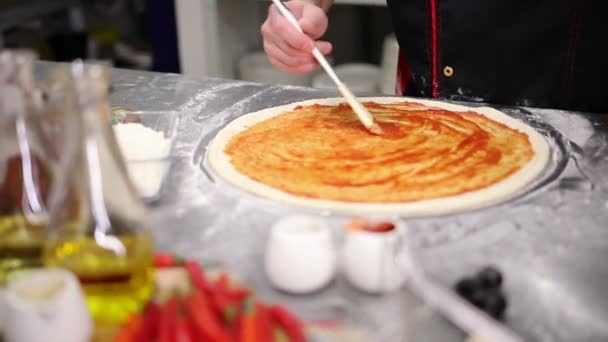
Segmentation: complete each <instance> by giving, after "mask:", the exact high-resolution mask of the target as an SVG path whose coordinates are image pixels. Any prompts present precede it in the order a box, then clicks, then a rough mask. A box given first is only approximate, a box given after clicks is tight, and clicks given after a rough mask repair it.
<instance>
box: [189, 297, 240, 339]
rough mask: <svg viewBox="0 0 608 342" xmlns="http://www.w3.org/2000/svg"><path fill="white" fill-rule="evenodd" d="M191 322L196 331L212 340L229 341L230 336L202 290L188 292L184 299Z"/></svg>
mask: <svg viewBox="0 0 608 342" xmlns="http://www.w3.org/2000/svg"><path fill="white" fill-rule="evenodd" d="M185 304H186V309H187V310H188V312H189V314H190V317H191V318H192V322H193V323H194V325H195V327H196V330H197V331H198V333H199V334H200V335H202V336H204V337H206V338H207V339H208V340H210V341H213V342H223V341H230V340H231V339H230V336H229V335H228V333H227V332H226V331H224V328H223V326H222V324H221V322H220V320H219V318H218V317H217V316H216V315H215V313H214V312H213V309H212V308H211V305H210V303H209V302H208V299H207V298H206V297H205V295H204V294H203V292H201V291H197V292H195V293H193V294H190V295H189V296H188V297H187V298H186V301H185Z"/></svg>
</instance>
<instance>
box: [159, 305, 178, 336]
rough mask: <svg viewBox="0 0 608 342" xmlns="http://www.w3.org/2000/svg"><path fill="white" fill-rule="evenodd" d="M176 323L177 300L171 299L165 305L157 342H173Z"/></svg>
mask: <svg viewBox="0 0 608 342" xmlns="http://www.w3.org/2000/svg"><path fill="white" fill-rule="evenodd" d="M176 321H177V298H176V297H171V298H170V299H169V301H168V302H167V303H166V304H165V306H164V308H163V310H162V313H161V320H160V327H159V332H158V341H159V342H174V341H175V332H176Z"/></svg>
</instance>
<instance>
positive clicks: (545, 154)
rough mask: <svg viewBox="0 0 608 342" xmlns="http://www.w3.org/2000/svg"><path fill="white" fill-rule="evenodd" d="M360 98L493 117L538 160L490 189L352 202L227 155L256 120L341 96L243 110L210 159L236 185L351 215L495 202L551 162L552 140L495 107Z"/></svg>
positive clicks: (439, 210)
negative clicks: (261, 172)
mask: <svg viewBox="0 0 608 342" xmlns="http://www.w3.org/2000/svg"><path fill="white" fill-rule="evenodd" d="M360 100H361V101H362V102H376V103H379V104H383V103H384V104H388V103H396V102H404V101H408V102H416V103H420V104H423V105H426V106H429V107H436V108H442V109H446V110H451V111H455V112H464V111H474V112H477V113H479V114H481V115H484V116H486V117H488V118H490V119H492V120H495V121H497V122H500V123H503V124H505V125H507V126H509V127H510V128H512V129H515V130H518V131H520V132H523V133H526V134H527V135H528V137H529V139H530V143H531V145H532V148H533V150H534V152H535V155H534V158H532V160H530V161H529V162H528V164H526V166H524V167H523V168H522V169H521V170H519V171H518V172H516V173H515V174H513V175H511V176H509V177H508V178H506V179H504V180H502V181H500V182H498V183H496V184H494V185H492V186H489V187H487V188H484V189H481V190H477V191H472V192H467V193H464V194H460V195H454V196H449V197H442V198H436V199H430V200H421V201H415V202H403V203H362V202H352V203H351V202H340V201H333V200H322V199H312V198H304V197H298V196H294V195H291V194H289V193H287V192H284V191H281V190H277V189H275V188H272V187H270V186H268V185H265V184H263V183H260V182H257V181H255V180H253V179H251V178H249V177H247V176H245V175H243V174H241V173H240V172H238V171H237V170H236V169H235V168H234V167H233V166H232V163H231V162H230V158H229V156H228V155H226V153H225V152H224V150H225V147H226V145H227V144H228V142H229V141H230V139H231V138H232V137H233V136H235V135H236V134H238V133H240V132H241V131H243V130H245V129H247V128H249V127H251V126H252V125H255V124H256V123H258V122H261V121H264V120H267V119H270V118H272V117H274V116H277V115H280V114H282V113H285V112H287V111H291V110H293V109H295V107H297V106H307V105H312V104H320V105H337V104H339V103H341V102H345V100H344V99H343V98H325V99H311V100H306V101H300V102H295V103H291V104H287V105H283V106H278V107H271V108H266V109H262V110H259V111H256V112H253V113H249V114H245V115H243V116H241V117H239V118H237V119H235V120H234V121H232V122H230V123H229V124H228V125H226V126H225V127H224V128H222V129H221V130H220V131H219V132H218V134H217V135H216V136H215V138H214V139H213V140H212V141H211V142H210V143H209V145H208V147H207V161H208V162H209V165H210V166H211V168H212V169H213V171H214V172H215V173H217V174H218V175H220V176H221V177H222V178H223V179H224V180H226V181H227V182H229V183H231V184H232V185H234V186H237V187H239V188H241V189H243V190H246V191H248V192H250V193H253V194H256V195H258V196H261V197H264V198H268V199H272V200H276V201H278V202H283V203H288V204H295V205H300V206H305V207H309V208H314V209H322V210H330V211H337V212H345V213H351V214H361V213H365V214H374V213H377V214H400V215H412V216H419V215H420V216H421V215H442V214H448V213H453V212H458V211H463V210H469V209H476V208H479V207H485V206H488V205H492V204H496V203H498V202H500V201H502V200H505V199H507V198H508V197H509V196H510V195H512V194H513V193H515V192H516V191H518V190H520V189H522V188H523V187H525V186H526V185H528V184H529V183H530V182H532V181H533V180H534V179H536V178H537V177H538V175H539V174H541V173H542V172H543V170H544V169H545V166H546V165H547V162H548V161H549V157H550V148H549V144H548V143H547V141H546V140H545V138H544V137H543V136H542V135H541V134H540V133H538V132H537V131H536V130H534V129H533V128H532V127H530V126H529V125H527V124H525V123H524V122H522V121H520V120H518V119H515V118H512V117H510V116H508V115H507V114H505V113H502V112H500V111H498V110H496V109H494V108H490V107H467V106H462V105H456V104H451V103H445V102H440V101H434V100H423V99H415V98H407V97H365V98H360Z"/></svg>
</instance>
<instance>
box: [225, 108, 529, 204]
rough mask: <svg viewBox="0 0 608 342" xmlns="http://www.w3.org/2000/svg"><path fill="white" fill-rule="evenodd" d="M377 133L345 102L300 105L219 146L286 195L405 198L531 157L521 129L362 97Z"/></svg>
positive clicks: (462, 189)
mask: <svg viewBox="0 0 608 342" xmlns="http://www.w3.org/2000/svg"><path fill="white" fill-rule="evenodd" d="M364 105H365V106H366V107H367V108H368V109H369V110H370V112H371V113H372V114H373V115H374V117H375V118H376V120H377V121H378V123H379V124H380V126H381V127H382V129H383V130H384V134H383V135H382V136H376V135H372V134H370V133H369V132H367V130H365V128H364V127H363V126H362V125H361V123H360V122H359V121H358V120H357V117H356V116H355V114H354V113H353V111H352V109H351V108H350V106H348V105H347V104H340V105H338V106H325V105H311V106H300V107H297V108H295V109H294V110H293V111H290V112H286V113H283V114H281V115H278V116H275V117H273V118H270V119H268V120H265V121H262V122H259V123H257V124H255V125H253V126H251V127H249V128H247V129H246V130H244V131H243V132H240V133H239V134H237V135H235V136H234V137H233V138H232V139H231V140H230V142H229V143H228V145H227V146H226V149H225V152H226V154H227V155H228V156H229V157H230V161H231V163H232V165H233V166H234V167H235V168H236V169H237V170H238V171H239V172H241V173H242V174H244V175H246V176H248V177H250V178H251V179H254V180H256V181H258V182H261V183H263V184H266V185H268V186H270V187H273V188H276V189H279V190H282V191H285V192H287V193H290V194H292V195H296V196H301V197H307V198H316V199H327V200H337V201H345V202H365V203H393V202H411V201H419V200H426V199H434V198H440V197H447V196H453V195H458V194H463V193H466V192H470V191H475V190H480V189H483V188H486V187H488V186H491V185H493V184H496V183H498V182H500V181H501V180H504V179H505V178H507V177H509V176H510V175H512V174H513V173H515V172H517V171H518V170H520V169H522V168H523V167H524V166H525V165H526V164H527V163H528V162H529V161H530V160H531V159H532V158H533V157H534V150H533V149H532V145H531V144H530V141H529V139H528V136H527V135H526V134H524V133H522V132H519V131H517V130H514V129H512V128H510V127H508V126H506V125H504V124H502V123H499V122H496V121H493V120H491V119H489V118H487V117H485V116H483V115H481V114H478V113H476V112H473V111H469V112H452V111H449V110H445V109H439V108H432V107H427V106H424V105H421V104H418V103H415V102H401V103H394V104H378V103H374V102H367V103H365V104H364Z"/></svg>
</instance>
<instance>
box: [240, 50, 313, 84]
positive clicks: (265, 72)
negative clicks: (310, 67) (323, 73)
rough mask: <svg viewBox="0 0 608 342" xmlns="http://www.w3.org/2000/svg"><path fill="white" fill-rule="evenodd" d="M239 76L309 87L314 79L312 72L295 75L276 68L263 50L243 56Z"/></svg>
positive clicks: (264, 81)
mask: <svg viewBox="0 0 608 342" xmlns="http://www.w3.org/2000/svg"><path fill="white" fill-rule="evenodd" d="M239 77H240V79H241V80H243V81H249V82H256V83H267V84H285V85H293V86H301V87H309V86H310V84H311V81H312V75H311V74H307V75H295V74H290V73H286V72H283V71H281V70H279V69H277V68H275V67H274V66H272V64H270V61H268V58H267V57H266V54H265V53H264V52H262V51H259V52H254V53H252V54H249V55H245V56H244V57H243V58H241V60H240V61H239Z"/></svg>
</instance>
